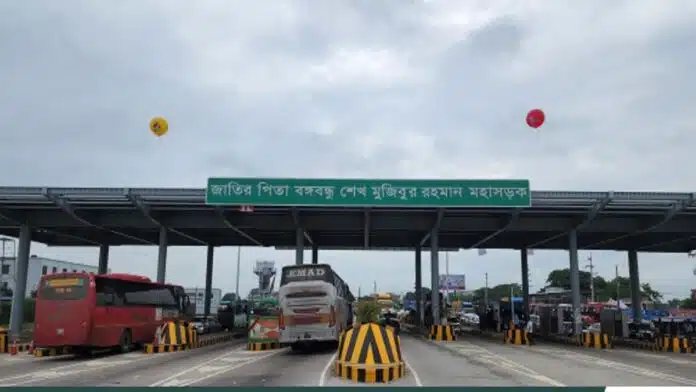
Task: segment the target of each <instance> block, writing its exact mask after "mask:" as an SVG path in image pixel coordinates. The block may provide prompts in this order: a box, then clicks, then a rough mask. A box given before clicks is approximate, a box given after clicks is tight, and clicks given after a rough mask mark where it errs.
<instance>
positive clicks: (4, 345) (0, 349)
mask: <svg viewBox="0 0 696 392" xmlns="http://www.w3.org/2000/svg"><path fill="white" fill-rule="evenodd" d="M7 335H8V332H7V330H6V329H3V328H0V353H6V352H9V351H10V350H9V348H8V346H9V342H10V339H9V338H8V336H7Z"/></svg>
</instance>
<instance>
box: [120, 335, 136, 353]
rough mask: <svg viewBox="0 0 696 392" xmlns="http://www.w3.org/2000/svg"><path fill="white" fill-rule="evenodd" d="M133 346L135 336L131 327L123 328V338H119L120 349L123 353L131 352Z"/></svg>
mask: <svg viewBox="0 0 696 392" xmlns="http://www.w3.org/2000/svg"><path fill="white" fill-rule="evenodd" d="M132 346H133V338H132V336H131V331H130V330H129V329H125V330H123V333H122V334H121V339H120V340H119V351H120V352H121V353H122V354H125V353H127V352H130V350H131V347H132Z"/></svg>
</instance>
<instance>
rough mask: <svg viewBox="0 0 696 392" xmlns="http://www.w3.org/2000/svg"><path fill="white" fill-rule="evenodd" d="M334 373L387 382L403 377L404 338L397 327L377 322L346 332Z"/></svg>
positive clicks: (365, 381)
mask: <svg viewBox="0 0 696 392" xmlns="http://www.w3.org/2000/svg"><path fill="white" fill-rule="evenodd" d="M334 374H335V375H336V376H338V377H341V378H343V379H346V380H351V381H358V382H364V383H386V382H389V381H393V380H396V379H399V378H401V377H403V376H404V375H405V374H406V366H405V364H404V361H403V358H402V356H401V340H400V338H399V337H398V336H396V335H395V334H394V331H393V330H391V329H389V328H385V327H384V326H381V325H379V324H376V323H368V324H362V325H359V326H355V327H353V328H350V329H348V330H346V331H344V332H342V333H341V336H340V337H339V342H338V357H337V359H336V363H335V366H334Z"/></svg>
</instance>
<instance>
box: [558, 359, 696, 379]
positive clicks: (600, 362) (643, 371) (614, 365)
mask: <svg viewBox="0 0 696 392" xmlns="http://www.w3.org/2000/svg"><path fill="white" fill-rule="evenodd" d="M557 354H559V355H560V356H564V357H566V358H568V359H570V360H571V361H577V362H581V363H584V364H588V365H593V366H598V367H606V368H609V369H613V370H617V371H621V372H625V373H632V374H635V375H637V376H644V377H650V378H656V379H658V380H662V381H671V382H675V383H679V384H684V385H693V384H696V380H694V379H689V378H685V377H680V376H675V375H673V374H669V373H663V372H658V371H655V370H651V369H648V368H644V367H640V366H635V365H629V364H626V363H621V362H616V361H611V360H608V359H604V358H600V357H598V356H593V355H587V354H583V353H579V352H576V351H567V350H565V351H558V352H557Z"/></svg>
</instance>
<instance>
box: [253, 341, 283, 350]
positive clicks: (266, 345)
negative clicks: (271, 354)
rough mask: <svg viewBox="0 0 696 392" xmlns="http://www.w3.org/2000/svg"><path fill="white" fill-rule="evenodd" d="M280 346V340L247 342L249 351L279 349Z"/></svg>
mask: <svg viewBox="0 0 696 392" xmlns="http://www.w3.org/2000/svg"><path fill="white" fill-rule="evenodd" d="M279 348H280V342H278V341H268V342H249V343H247V350H249V351H266V350H277V349H279Z"/></svg>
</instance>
